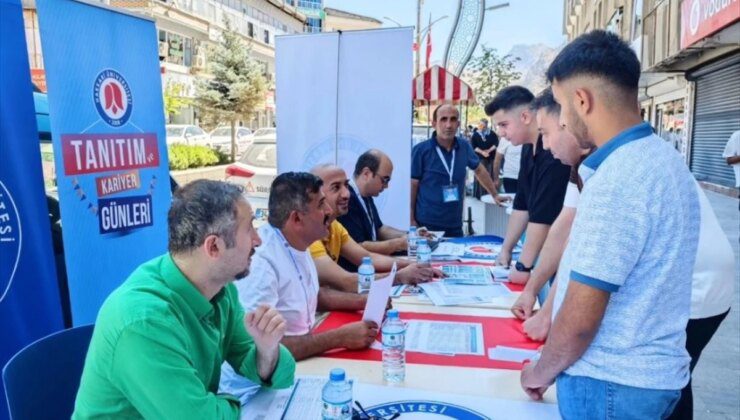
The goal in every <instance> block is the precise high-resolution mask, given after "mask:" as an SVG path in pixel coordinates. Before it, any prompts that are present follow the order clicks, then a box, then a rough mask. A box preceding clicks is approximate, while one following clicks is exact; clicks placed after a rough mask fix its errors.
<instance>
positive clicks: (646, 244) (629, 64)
mask: <svg viewBox="0 0 740 420" xmlns="http://www.w3.org/2000/svg"><path fill="white" fill-rule="evenodd" d="M547 78H548V80H549V81H550V83H552V87H553V93H554V96H555V99H556V100H557V101H558V103H559V104H560V105H561V106H562V111H561V116H560V123H561V124H562V125H564V126H565V127H566V128H567V129H568V130H569V131H571V132H572V133H573V134H574V135H575V137H576V138H577V139H578V140H579V141H583V142H585V143H589V144H581V146H582V147H587V146H596V147H598V150H597V151H596V152H595V153H593V154H592V155H591V156H590V157H588V158H587V159H586V160H585V161H584V162H583V164H582V165H581V167H580V169H579V174H580V175H581V178H582V179H583V181H584V187H583V191H582V194H581V198H580V201H579V203H578V209H577V213H576V217H575V220H574V222H573V228H572V231H571V235H570V239H569V242H568V246H567V248H566V250H565V252H564V254H563V257H562V260H561V263H560V268H559V270H558V280H557V281H558V290H557V294H556V295H555V301H554V306H553V314H554V315H553V316H554V320H553V324H552V327H551V330H550V336H549V337H548V340H547V343H546V344H545V347H544V348H543V351H542V355H541V357H540V359H539V361H538V362H536V363H533V364H529V365H527V366H525V368H524V369H523V371H522V377H521V382H522V387H523V388H524V390H525V392H527V394H529V395H530V396H531V397H532V398H534V399H541V398H542V394H543V393H544V392H545V390H546V389H547V388H548V387H549V386H550V385H551V384H552V383H553V382H554V381H555V380H557V393H558V404H559V407H560V413H561V415H562V416H563V417H564V418H566V419H568V418H665V417H667V416H668V415H670V414H671V412H672V411H673V409H674V407H675V405H676V402H677V401H678V399H679V396H680V390H681V389H682V388H683V387H684V386H685V385H686V383H687V382H688V380H689V360H690V359H689V355H688V353H687V351H686V348H685V346H684V345H685V341H686V333H685V328H686V323H687V321H688V318H689V308H690V302H691V278H692V272H693V267H694V260H695V258H696V249H697V243H698V238H699V200H698V195H697V191H696V187H695V184H694V180H693V177H692V176H691V173H690V172H689V170H688V168H687V167H686V165H685V164H684V162H683V160H682V158H681V157H680V156H679V154H678V153H677V152H676V151H675V150H673V149H672V148H671V147H670V146H669V145H667V144H666V143H665V142H664V141H662V139H660V138H659V137H657V136H656V135H655V134H653V131H652V128H651V127H650V126H649V125H648V124H647V123H644V122H643V121H642V118H641V116H640V110H639V106H638V102H637V90H638V81H639V78H640V63H639V61H638V59H637V56H636V55H635V53H634V51H632V49H631V48H630V47H629V45H627V44H626V43H625V42H624V41H622V40H621V39H619V37H618V36H617V35H614V34H611V33H607V32H605V31H601V30H597V31H592V32H589V33H587V34H585V35H582V36H580V37H578V38H577V39H576V40H574V41H573V42H571V43H570V44H569V45H567V46H566V47H565V48H564V49H563V50H562V51H561V52H560V53H559V54H558V56H557V57H556V58H555V60H554V61H553V63H552V64H551V65H550V68H549V69H548V71H547Z"/></svg>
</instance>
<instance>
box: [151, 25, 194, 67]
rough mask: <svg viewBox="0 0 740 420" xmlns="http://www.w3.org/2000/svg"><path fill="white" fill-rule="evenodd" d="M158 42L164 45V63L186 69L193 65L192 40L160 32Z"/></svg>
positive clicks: (167, 32) (163, 31)
mask: <svg viewBox="0 0 740 420" xmlns="http://www.w3.org/2000/svg"><path fill="white" fill-rule="evenodd" d="M159 41H160V42H164V43H165V56H164V61H165V62H167V63H172V64H179V65H181V66H188V67H190V66H191V65H192V64H193V39H192V38H188V37H185V36H182V35H180V34H176V33H172V32H169V31H165V30H160V31H159Z"/></svg>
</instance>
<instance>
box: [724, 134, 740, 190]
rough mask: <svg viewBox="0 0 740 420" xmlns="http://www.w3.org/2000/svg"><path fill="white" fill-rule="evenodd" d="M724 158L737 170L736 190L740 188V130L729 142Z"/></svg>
mask: <svg viewBox="0 0 740 420" xmlns="http://www.w3.org/2000/svg"><path fill="white" fill-rule="evenodd" d="M722 157H723V158H725V159H726V161H727V164H728V165H730V166H732V169H734V170H735V188H740V130H737V131H735V132H734V133H732V135H731V136H730V139H729V140H727V145H725V151H724V152H723V153H722Z"/></svg>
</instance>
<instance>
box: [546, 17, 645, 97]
mask: <svg viewBox="0 0 740 420" xmlns="http://www.w3.org/2000/svg"><path fill="white" fill-rule="evenodd" d="M582 75H583V76H594V77H599V78H602V79H605V80H607V81H609V82H611V83H613V84H614V85H617V86H619V87H621V88H624V89H629V90H632V91H636V90H637V86H638V84H639V80H640V60H638V58H637V55H636V54H635V52H634V51H633V50H632V48H630V46H629V45H628V44H627V43H626V42H625V41H623V40H622V39H621V38H619V36H617V35H615V34H613V33H611V32H606V31H603V30H601V29H597V30H593V31H591V32H588V33H585V34H583V35H581V36H579V37H578V38H576V39H574V40H573V41H572V42H571V43H570V44H568V45H566V46H565V48H563V50H562V51H560V53H559V54H558V55H557V56H556V57H555V60H553V62H552V64H550V67H549V68H548V69H547V73H546V76H547V80H548V81H549V82H550V83H552V82H554V81H558V82H562V81H565V80H567V79H569V78H571V77H575V76H582Z"/></svg>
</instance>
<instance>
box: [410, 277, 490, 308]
mask: <svg viewBox="0 0 740 420" xmlns="http://www.w3.org/2000/svg"><path fill="white" fill-rule="evenodd" d="M419 286H421V288H422V289H424V293H425V294H426V295H427V297H429V299H430V300H431V301H432V302H433V303H434V304H435V305H437V306H453V305H465V304H476V303H488V302H490V301H491V299H489V298H486V297H482V296H456V295H448V294H446V293H445V289H444V284H443V283H442V282H440V281H435V282H430V283H424V284H420V285H419Z"/></svg>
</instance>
